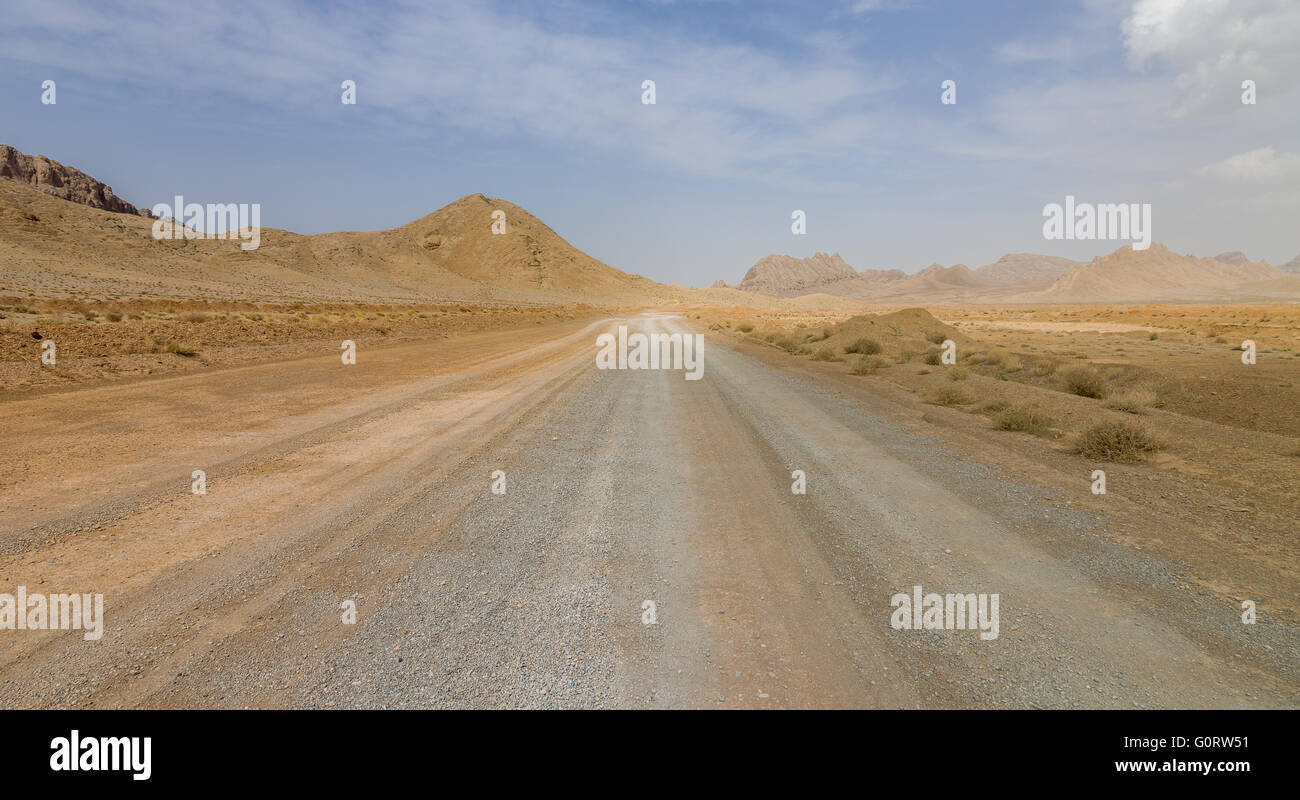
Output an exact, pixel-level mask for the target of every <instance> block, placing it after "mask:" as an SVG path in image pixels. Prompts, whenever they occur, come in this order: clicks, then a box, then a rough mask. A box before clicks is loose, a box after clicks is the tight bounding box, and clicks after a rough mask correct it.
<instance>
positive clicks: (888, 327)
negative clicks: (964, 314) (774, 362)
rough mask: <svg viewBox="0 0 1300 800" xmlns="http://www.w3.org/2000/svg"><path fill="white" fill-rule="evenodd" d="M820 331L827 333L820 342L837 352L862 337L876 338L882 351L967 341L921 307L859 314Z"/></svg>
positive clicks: (968, 340) (955, 330) (915, 348)
mask: <svg viewBox="0 0 1300 800" xmlns="http://www.w3.org/2000/svg"><path fill="white" fill-rule="evenodd" d="M824 333H829V334H830V335H829V336H828V337H826V338H825V339H824V340H822V344H821V346H829V347H832V348H834V349H835V352H837V353H839V352H843V351H844V348H845V347H847V346H850V345H852V344H853V343H854V342H856V341H857V340H858V339H863V338H866V339H871V340H873V341H875V342H877V343H878V344H879V345H880V346H881V350H882V351H883V352H886V353H898V352H901V351H904V350H908V351H911V352H924V351H926V350H928V349H929V348H931V347H937V346H939V344H940V343H941V342H943V341H944V340H945V339H951V340H952V341H954V342H956V343H957V344H958V346H961V345H965V344H969V343H970V341H971V340H970V338H969V337H967V336H966V335H965V334H963V333H962V332H961V331H959V330H957V329H956V328H954V327H952V326H951V325H947V324H945V323H943V322H940V321H939V320H938V319H936V318H935V317H934V315H933V314H931V313H930V312H929V311H926V310H925V309H924V308H904V309H902V310H901V311H894V312H892V313H889V314H860V315H858V316H856V317H850V318H849V319H846V320H844V321H843V322H841V323H839V324H837V325H832V326H830V327H828V328H826V330H825V331H824Z"/></svg>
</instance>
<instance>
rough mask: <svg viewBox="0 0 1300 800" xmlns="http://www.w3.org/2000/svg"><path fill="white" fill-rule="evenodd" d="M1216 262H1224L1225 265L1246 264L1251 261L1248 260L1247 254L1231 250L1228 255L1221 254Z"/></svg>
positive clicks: (1216, 258)
mask: <svg viewBox="0 0 1300 800" xmlns="http://www.w3.org/2000/svg"><path fill="white" fill-rule="evenodd" d="M1214 260H1215V261H1222V262H1223V263H1224V264H1245V263H1246V262H1247V261H1249V260H1250V259H1249V258H1246V254H1245V253H1243V252H1241V251H1240V250H1229V251H1228V252H1226V253H1219V254H1218V255H1217V256H1215V257H1214Z"/></svg>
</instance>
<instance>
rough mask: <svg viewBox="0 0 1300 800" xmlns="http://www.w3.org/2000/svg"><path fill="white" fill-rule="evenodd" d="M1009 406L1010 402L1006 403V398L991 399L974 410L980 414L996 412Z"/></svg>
mask: <svg viewBox="0 0 1300 800" xmlns="http://www.w3.org/2000/svg"><path fill="white" fill-rule="evenodd" d="M1010 407H1011V404H1010V403H1008V402H1007V401H1006V400H993V401H990V402H988V403H985V404H984V405H982V406H980V407H979V408H977V409H975V410H976V411H978V412H979V413H981V414H996V413H998V412H999V411H1005V410H1006V409H1007V408H1010Z"/></svg>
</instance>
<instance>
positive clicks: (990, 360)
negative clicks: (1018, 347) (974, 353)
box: [984, 347, 1007, 365]
mask: <svg viewBox="0 0 1300 800" xmlns="http://www.w3.org/2000/svg"><path fill="white" fill-rule="evenodd" d="M1006 357H1007V351H1006V350H1003V349H1002V348H1001V347H995V348H993V349H992V350H990V351H988V353H987V354H986V355H985V356H984V363H985V364H994V365H996V364H1001V363H1002V361H1003V360H1004V359H1005V358H1006Z"/></svg>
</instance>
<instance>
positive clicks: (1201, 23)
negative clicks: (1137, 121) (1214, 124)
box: [1121, 0, 1300, 115]
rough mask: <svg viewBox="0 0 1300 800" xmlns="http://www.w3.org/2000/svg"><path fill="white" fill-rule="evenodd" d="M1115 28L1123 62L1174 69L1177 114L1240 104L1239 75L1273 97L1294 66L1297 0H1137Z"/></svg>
mask: <svg viewBox="0 0 1300 800" xmlns="http://www.w3.org/2000/svg"><path fill="white" fill-rule="evenodd" d="M1121 29H1122V30H1123V33H1124V44H1125V47H1126V48H1127V50H1128V61H1129V65H1130V67H1132V68H1134V69H1143V68H1146V67H1149V66H1151V65H1152V64H1155V63H1161V64H1165V65H1167V66H1168V67H1169V68H1171V69H1172V70H1173V71H1174V73H1175V74H1176V76H1177V77H1176V87H1177V89H1178V90H1179V91H1180V92H1181V94H1182V96H1181V98H1180V99H1181V104H1180V106H1179V108H1178V109H1177V113H1178V114H1179V115H1185V114H1189V113H1193V112H1197V111H1204V110H1208V109H1225V108H1227V107H1230V106H1232V105H1233V104H1234V103H1235V104H1237V105H1240V93H1241V88H1240V87H1241V82H1242V81H1243V80H1253V81H1255V82H1256V84H1257V85H1258V87H1259V91H1260V94H1261V98H1263V97H1264V96H1266V95H1270V94H1271V95H1272V99H1278V98H1280V97H1282V96H1284V95H1285V94H1288V93H1290V92H1291V91H1293V90H1294V87H1295V76H1296V74H1297V72H1300V46H1297V45H1298V43H1300V2H1296V0H1137V2H1136V3H1135V4H1134V6H1133V11H1132V13H1131V14H1130V15H1129V16H1128V18H1127V19H1125V20H1124V22H1123V23H1122V25H1121ZM1260 102H1265V100H1264V99H1261V100H1260Z"/></svg>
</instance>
